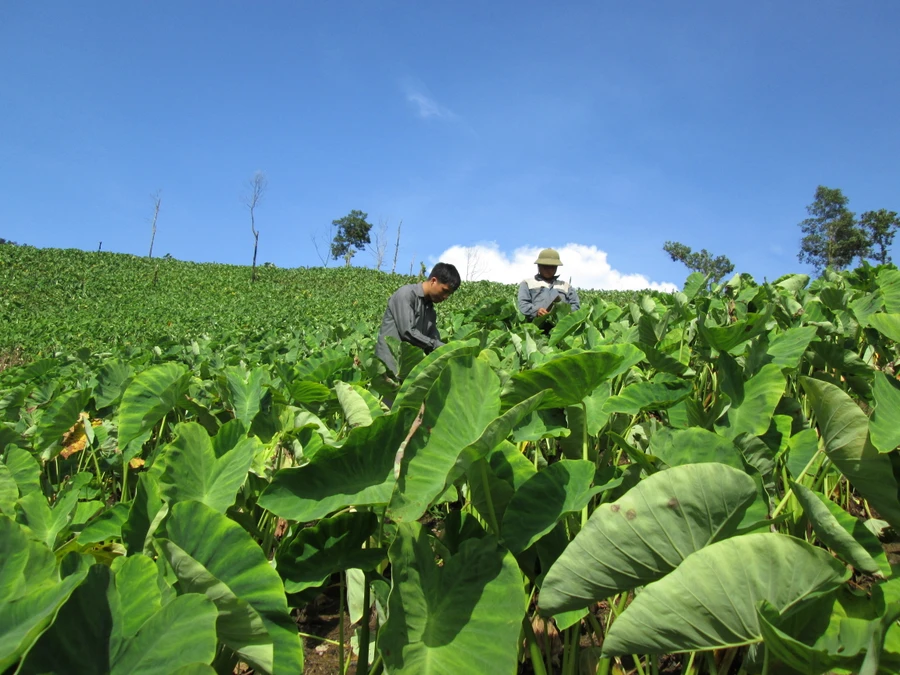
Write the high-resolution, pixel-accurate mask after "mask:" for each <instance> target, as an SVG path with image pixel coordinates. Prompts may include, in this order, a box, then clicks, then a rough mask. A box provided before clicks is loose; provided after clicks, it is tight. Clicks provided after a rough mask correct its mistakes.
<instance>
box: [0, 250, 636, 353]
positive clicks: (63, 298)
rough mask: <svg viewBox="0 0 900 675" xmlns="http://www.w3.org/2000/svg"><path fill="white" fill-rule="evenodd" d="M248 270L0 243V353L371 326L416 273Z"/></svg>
mask: <svg viewBox="0 0 900 675" xmlns="http://www.w3.org/2000/svg"><path fill="white" fill-rule="evenodd" d="M250 276H251V274H250V268H249V266H247V267H243V266H237V265H223V264H217V263H192V262H184V261H179V260H174V259H170V258H162V259H159V258H154V259H151V258H140V257H137V256H132V255H126V254H121V253H103V252H85V251H81V250H76V249H67V250H61V249H37V248H34V247H30V246H14V245H0V353H2V352H4V351H5V352H11V351H18V352H19V353H20V354H21V356H23V357H25V358H34V357H38V356H46V355H48V354H52V353H54V352H58V351H62V352H75V351H76V350H79V349H86V350H88V351H90V352H108V351H110V350H111V349H113V348H118V347H128V346H131V347H133V348H148V347H153V346H161V347H163V348H165V347H166V345H168V344H170V343H173V342H174V343H182V342H184V341H185V340H188V341H189V340H191V339H194V338H198V337H201V336H204V335H205V336H210V337H213V338H215V339H219V340H225V339H235V340H237V339H241V340H244V339H250V340H252V339H254V337H255V336H258V335H260V334H262V333H265V332H267V331H273V332H275V333H278V332H281V333H289V332H290V331H296V330H308V331H315V330H317V329H319V328H321V327H323V326H340V325H344V326H356V325H357V324H359V323H361V324H363V325H364V326H365V327H366V329H367V330H377V327H378V324H379V323H380V321H381V315H382V313H383V312H384V308H385V306H386V304H387V299H388V298H389V297H390V295H391V293H393V292H394V291H395V290H396V289H397V288H398V287H399V286H401V285H403V284H406V283H410V282H412V281H415V280H416V278H415V277H408V276H404V275H393V274H388V273H384V272H378V271H375V270H371V269H367V268H356V267H354V268H346V267H335V268H330V269H325V268H320V267H317V268H299V269H277V268H274V267H266V266H263V267H260V268H259V269H258V280H257V281H256V282H255V283H250ZM515 293H516V290H515V287H514V286H509V285H504V284H498V283H493V282H488V281H478V282H473V283H466V284H464V285H463V287H462V288H461V289H460V291H459V292H458V293H457V294H455V296H453V297H451V299H450V300H449V301H448V302H447V303H446V304H445V305H444V306H445V307H447V308H448V309H450V310H451V311H452V310H453V309H462V308H466V307H471V306H473V305H476V304H480V303H483V302H484V301H486V300H487V299H499V300H506V301H508V302H509V303H512V302H513V300H514V298H515ZM583 295H584V296H585V298H586V299H587V300H590V299H591V298H593V297H606V298H610V299H619V300H623V299H631V298H633V297H637V294H636V293H626V292H592V291H587V292H584V294H583Z"/></svg>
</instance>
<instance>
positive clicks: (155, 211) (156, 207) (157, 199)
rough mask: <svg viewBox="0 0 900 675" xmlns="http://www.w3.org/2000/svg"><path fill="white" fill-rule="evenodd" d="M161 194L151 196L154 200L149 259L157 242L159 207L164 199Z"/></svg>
mask: <svg viewBox="0 0 900 675" xmlns="http://www.w3.org/2000/svg"><path fill="white" fill-rule="evenodd" d="M159 193H160V190H157V191H156V194H155V195H150V198H151V199H152V200H153V221H152V222H151V223H150V253H149V254H148V257H149V258H152V257H153V242H154V241H155V240H156V219H157V218H159V205H160V204H161V203H162V197H161V196H160V194H159Z"/></svg>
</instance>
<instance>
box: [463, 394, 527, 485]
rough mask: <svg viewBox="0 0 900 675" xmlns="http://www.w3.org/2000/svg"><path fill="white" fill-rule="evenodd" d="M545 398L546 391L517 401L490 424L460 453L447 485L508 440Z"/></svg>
mask: <svg viewBox="0 0 900 675" xmlns="http://www.w3.org/2000/svg"><path fill="white" fill-rule="evenodd" d="M543 398H544V392H538V393H537V394H535V395H534V396H532V397H531V398H526V399H525V400H524V401H522V402H521V403H517V404H516V405H514V406H513V407H512V408H510V409H509V410H507V411H506V412H505V413H503V414H502V415H500V417H497V418H496V419H494V420H493V421H492V422H491V423H490V424H488V425H487V427H486V428H485V430H484V431H483V432H482V434H481V436H479V437H478V439H477V440H475V441H474V442H473V443H470V444H469V445H467V446H466V447H465V448H463V450H462V452H460V453H459V456H458V457H457V458H456V462H455V464H454V465H453V469H452V470H451V471H450V473H449V474H448V475H447V480H446V485H449V484H451V483H454V482H456V481H457V480H458V479H459V478H461V477H462V476H463V475H464V474H465V473H466V472H467V471H468V470H469V467H471V466H472V464H474V463H475V462H477V461H478V460H479V459H481V458H483V457H486V456H487V455H488V454H490V452H491V450H493V449H494V448H496V447H497V446H498V445H499V444H500V443H502V442H503V441H504V440H506V437H507V436H509V434H510V432H511V431H512V429H513V427H515V426H516V425H517V424H518V423H519V422H521V421H522V420H523V419H524V418H525V417H526V416H528V415H531V414H532V413H534V411H535V410H536V409H537V407H538V406H540V404H541V400H542V399H543Z"/></svg>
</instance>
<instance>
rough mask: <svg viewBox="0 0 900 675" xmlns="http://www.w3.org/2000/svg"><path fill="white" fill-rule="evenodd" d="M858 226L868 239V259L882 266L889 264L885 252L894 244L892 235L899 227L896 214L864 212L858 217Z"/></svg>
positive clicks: (884, 211) (882, 211)
mask: <svg viewBox="0 0 900 675" xmlns="http://www.w3.org/2000/svg"><path fill="white" fill-rule="evenodd" d="M859 225H860V227H862V229H863V231H864V232H865V233H866V236H867V237H868V238H869V251H868V257H869V258H872V259H873V260H876V261H878V262H879V263H880V264H882V265H886V264H887V263H889V262H891V256H889V255H888V253H887V250H888V248H889V247H890V245H891V244H892V243H894V234H895V232H896V230H897V228H898V227H900V218H897V212H896V211H888V210H887V209H879V210H878V211H866V212H865V213H863V214H862V215H861V216H860V217H859Z"/></svg>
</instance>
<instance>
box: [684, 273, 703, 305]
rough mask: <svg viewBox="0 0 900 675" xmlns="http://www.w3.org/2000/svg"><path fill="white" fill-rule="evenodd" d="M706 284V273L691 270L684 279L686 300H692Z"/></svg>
mask: <svg viewBox="0 0 900 675" xmlns="http://www.w3.org/2000/svg"><path fill="white" fill-rule="evenodd" d="M705 286H706V275H705V274H701V273H700V272H691V273H690V274H689V275H688V278H687V279H685V280H684V289H683V291H684V294H685V295H686V296H687V299H688V300H693V299H694V297H695V296H696V295H697V293H699V292H700V290H701V289H702V288H704V287H705Z"/></svg>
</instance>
